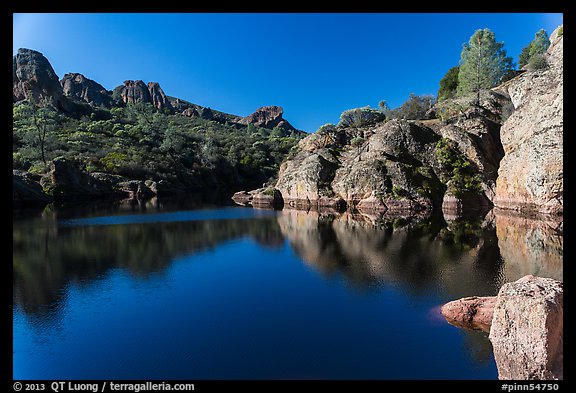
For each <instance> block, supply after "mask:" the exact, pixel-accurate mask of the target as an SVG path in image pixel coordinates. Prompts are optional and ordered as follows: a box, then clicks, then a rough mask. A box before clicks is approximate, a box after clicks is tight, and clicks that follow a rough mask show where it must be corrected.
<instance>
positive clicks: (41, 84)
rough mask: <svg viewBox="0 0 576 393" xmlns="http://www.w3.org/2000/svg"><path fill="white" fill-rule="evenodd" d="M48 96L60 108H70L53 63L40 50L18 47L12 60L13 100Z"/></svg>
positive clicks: (39, 98)
mask: <svg viewBox="0 0 576 393" xmlns="http://www.w3.org/2000/svg"><path fill="white" fill-rule="evenodd" d="M43 98H46V99H48V100H50V101H51V103H52V105H54V106H55V107H56V108H58V109H60V110H64V111H67V110H69V109H70V103H69V102H68V100H67V99H66V97H64V93H63V91H62V86H60V82H59V80H58V76H57V75H56V73H55V72H54V69H53V68H52V65H51V64H50V62H49V61H48V59H46V57H44V55H43V54H42V53H40V52H37V51H35V50H32V49H23V48H21V49H18V53H17V54H16V56H14V58H13V60H12V101H13V102H18V101H22V100H25V99H33V100H35V101H36V102H38V101H40V100H41V99H43Z"/></svg>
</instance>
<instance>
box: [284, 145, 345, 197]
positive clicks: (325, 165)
mask: <svg viewBox="0 0 576 393" xmlns="http://www.w3.org/2000/svg"><path fill="white" fill-rule="evenodd" d="M337 167H338V160H337V158H336V157H335V156H334V155H333V154H332V152H331V151H329V150H328V149H319V150H317V151H315V152H313V153H310V152H306V151H300V152H299V153H297V154H296V156H295V157H294V158H293V159H292V160H289V161H286V162H284V163H283V164H282V165H281V166H280V172H279V175H278V181H277V182H276V188H277V189H278V190H279V191H280V193H281V194H282V197H283V199H284V202H285V203H287V204H288V205H308V206H310V205H312V204H313V203H315V204H317V202H318V200H319V199H320V198H322V197H324V198H331V197H333V196H335V195H334V193H333V191H332V189H331V187H330V183H331V182H332V179H333V178H334V172H335V170H336V168H337Z"/></svg>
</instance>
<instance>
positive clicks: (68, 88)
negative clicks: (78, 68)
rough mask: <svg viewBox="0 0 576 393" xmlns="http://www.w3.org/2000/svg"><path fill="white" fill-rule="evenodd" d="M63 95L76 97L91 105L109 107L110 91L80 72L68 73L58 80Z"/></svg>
mask: <svg viewBox="0 0 576 393" xmlns="http://www.w3.org/2000/svg"><path fill="white" fill-rule="evenodd" d="M60 85H62V90H63V93H64V95H66V96H69V97H70V96H72V97H76V98H78V99H79V100H82V101H85V102H87V103H89V104H90V105H92V106H105V107H110V100H111V98H112V96H111V93H110V92H109V91H108V90H106V89H105V88H104V87H103V86H102V85H101V84H99V83H97V82H94V81H93V80H91V79H88V78H86V77H85V76H84V75H82V74H78V73H68V74H65V75H64V77H63V78H62V79H61V80H60Z"/></svg>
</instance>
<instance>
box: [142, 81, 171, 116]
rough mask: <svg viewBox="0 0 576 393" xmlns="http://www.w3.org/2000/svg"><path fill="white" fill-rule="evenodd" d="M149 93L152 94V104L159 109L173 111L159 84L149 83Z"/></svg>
mask: <svg viewBox="0 0 576 393" xmlns="http://www.w3.org/2000/svg"><path fill="white" fill-rule="evenodd" d="M148 93H149V94H150V102H151V103H152V105H154V107H155V108H157V109H162V108H167V109H168V110H172V109H173V108H172V104H171V103H170V101H169V100H168V98H167V97H166V94H164V91H163V90H162V88H161V87H160V84H159V83H158V82H148Z"/></svg>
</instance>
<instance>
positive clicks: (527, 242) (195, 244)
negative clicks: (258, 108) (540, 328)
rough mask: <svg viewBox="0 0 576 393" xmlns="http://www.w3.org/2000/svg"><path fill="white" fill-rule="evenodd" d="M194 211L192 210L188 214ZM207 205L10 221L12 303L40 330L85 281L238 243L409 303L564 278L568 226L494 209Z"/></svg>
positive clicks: (72, 211) (474, 351) (108, 208)
mask: <svg viewBox="0 0 576 393" xmlns="http://www.w3.org/2000/svg"><path fill="white" fill-rule="evenodd" d="M214 206H215V205H210V206H208V207H211V208H213V207H214ZM216 206H217V205H216ZM187 207H188V208H190V207H191V208H192V209H195V210H191V211H184V212H183V211H182V209H183V208H187ZM200 208H206V205H205V204H203V203H199V204H196V202H194V203H191V204H190V203H186V202H183V201H180V202H178V203H176V204H173V203H170V202H169V201H158V200H151V201H147V202H142V201H141V202H139V203H138V202H137V203H133V202H132V203H117V204H113V205H104V206H102V205H88V206H86V205H85V206H71V207H70V206H68V207H48V208H46V209H44V210H42V211H28V212H27V213H26V214H15V216H14V221H13V268H14V275H13V295H14V306H15V307H17V308H18V309H19V310H22V311H23V312H24V313H25V314H26V315H27V316H28V317H29V318H30V319H31V320H32V321H33V323H34V322H38V323H58V321H59V320H60V319H61V316H62V315H61V314H62V313H63V312H64V311H63V310H62V304H65V303H66V299H65V296H66V294H67V287H68V286H69V285H79V286H83V285H86V286H87V285H90V284H91V283H93V282H96V281H97V280H101V279H104V278H105V277H106V275H107V274H108V273H109V272H110V271H111V270H114V269H122V270H123V271H127V272H129V273H130V274H131V275H132V276H133V277H135V278H136V279H147V278H148V277H150V276H151V275H154V274H158V273H161V272H163V271H164V270H166V269H167V268H168V267H169V266H170V265H171V264H172V263H174V261H175V260H177V259H178V258H179V257H182V256H186V255H190V254H195V253H198V252H202V251H206V250H209V249H215V248H217V247H218V246H219V245H221V244H224V243H226V242H229V241H231V240H233V239H238V238H249V239H252V240H253V241H254V242H256V243H258V244H259V245H260V246H263V247H265V248H272V249H282V248H284V247H286V245H289V247H290V248H291V249H292V251H293V252H294V254H296V255H297V256H298V259H299V260H300V261H302V262H303V263H304V264H306V265H307V266H309V267H310V268H311V269H313V270H314V271H317V272H318V273H319V275H321V276H323V277H326V278H327V279H330V278H332V277H343V278H344V279H345V281H346V283H348V284H349V286H350V287H352V288H353V289H354V290H357V291H363V292H370V291H377V290H379V289H380V288H384V287H393V288H395V289H398V290H400V291H401V292H403V293H405V294H406V295H407V296H408V297H409V298H410V299H412V301H414V302H419V301H429V300H422V299H429V298H433V299H435V300H434V301H436V299H438V300H437V302H438V304H440V303H442V302H445V301H448V300H453V299H456V298H460V297H465V296H473V295H477V296H490V295H495V294H496V293H497V292H498V290H499V288H500V286H501V285H502V284H503V283H504V282H508V281H515V280H517V279H518V278H520V277H522V276H524V275H526V274H534V275H538V276H543V277H552V278H555V279H559V280H562V279H563V262H562V254H563V234H562V230H561V228H562V226H561V223H560V222H559V221H555V220H552V219H548V220H542V219H540V220H537V219H528V218H523V217H515V216H511V215H505V214H502V213H501V212H497V211H490V212H488V213H487V214H485V215H484V216H476V217H467V218H463V217H458V216H440V217H436V216H430V217H392V216H386V215H376V216H371V215H364V214H353V213H350V212H345V213H337V212H318V211H299V210H282V211H279V212H274V211H257V210H254V209H251V208H233V209H217V210H215V209H212V210H199V209H200ZM170 212H172V213H170ZM160 213H162V214H160ZM102 216H104V217H102ZM170 217H172V218H170ZM96 223H99V224H105V225H94V224H96ZM110 224H112V225H110ZM238 258H242V255H238ZM295 285H296V286H297V285H298V283H295ZM431 308H432V307H431ZM406 312H408V313H410V312H411V311H410V310H407V311H406ZM431 317H432V318H435V317H438V315H435V314H433V311H431ZM437 323H438V324H440V323H441V324H445V321H444V320H443V319H442V318H439V319H438V322H437ZM459 334H461V335H463V336H464V345H466V350H467V352H468V353H470V354H471V356H473V357H475V359H476V361H478V362H480V363H482V362H484V363H485V362H488V361H490V359H491V347H490V343H489V341H488V340H487V338H486V336H485V335H484V334H482V333H479V332H467V331H459Z"/></svg>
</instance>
